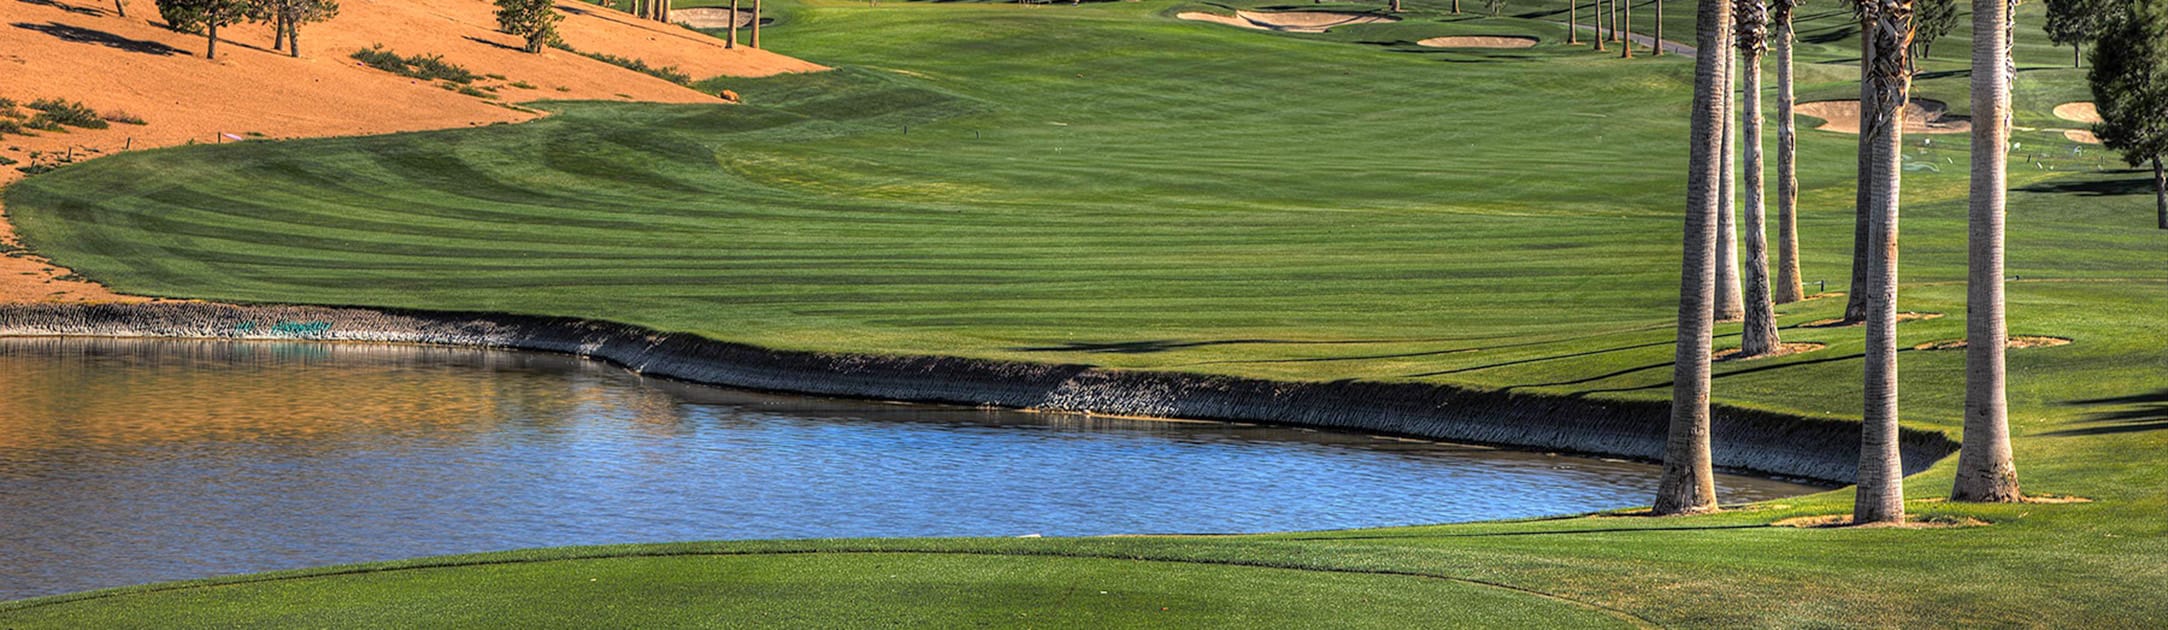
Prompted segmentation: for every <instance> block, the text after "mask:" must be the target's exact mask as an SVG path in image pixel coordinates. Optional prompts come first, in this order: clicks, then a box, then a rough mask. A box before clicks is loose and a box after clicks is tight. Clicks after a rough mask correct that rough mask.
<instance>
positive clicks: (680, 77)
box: [557, 44, 693, 87]
mask: <svg viewBox="0 0 2168 630" xmlns="http://www.w3.org/2000/svg"><path fill="white" fill-rule="evenodd" d="M557 47H558V48H561V49H563V50H565V51H566V52H570V53H573V54H577V55H580V56H582V57H586V58H588V59H593V60H595V61H600V62H603V63H606V64H610V65H613V66H617V67H619V68H624V69H626V70H631V71H633V72H638V73H641V74H645V75H648V76H651V77H655V78H657V79H662V80H664V81H669V82H671V83H676V84H678V85H682V86H686V87H692V85H693V77H692V75H689V74H685V73H684V72H683V71H680V70H678V67H677V66H663V67H660V68H657V67H654V66H650V65H647V62H646V61H641V60H639V59H633V58H630V57H619V56H617V55H612V54H610V53H598V52H586V51H582V50H576V49H574V48H572V47H571V46H566V45H563V44H558V45H557Z"/></svg>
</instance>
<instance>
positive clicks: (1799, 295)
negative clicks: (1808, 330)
mask: <svg viewBox="0 0 2168 630" xmlns="http://www.w3.org/2000/svg"><path fill="white" fill-rule="evenodd" d="M1795 1H1796V0H1776V24H1777V32H1776V36H1775V40H1776V41H1775V44H1776V49H1777V285H1776V303H1778V304H1790V303H1793V302H1797V301H1800V300H1804V299H1806V298H1807V290H1806V281H1805V280H1804V279H1802V278H1800V277H1799V163H1798V162H1799V125H1798V124H1797V123H1795V122H1794V121H1793V118H1792V117H1793V113H1794V112H1793V109H1794V106H1795V105H1796V104H1797V101H1796V99H1794V98H1793V97H1792V36H1793V34H1792V3H1793V2H1795Z"/></svg>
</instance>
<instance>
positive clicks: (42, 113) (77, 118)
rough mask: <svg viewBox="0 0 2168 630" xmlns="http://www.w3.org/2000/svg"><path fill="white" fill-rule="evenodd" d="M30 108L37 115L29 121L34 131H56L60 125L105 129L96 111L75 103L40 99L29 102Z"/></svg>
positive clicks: (54, 99)
mask: <svg viewBox="0 0 2168 630" xmlns="http://www.w3.org/2000/svg"><path fill="white" fill-rule="evenodd" d="M30 108H31V109H35V110H38V115H37V116H36V117H33V118H31V119H30V126H31V128H34V129H48V130H57V129H59V128H60V126H61V125H67V126H70V127H82V128H84V129H104V128H106V124H105V119H104V118H101V117H99V116H98V110H94V109H91V108H89V107H87V106H85V105H83V104H82V103H80V102H77V101H68V100H62V99H57V98H41V99H38V100H35V101H31V102H30Z"/></svg>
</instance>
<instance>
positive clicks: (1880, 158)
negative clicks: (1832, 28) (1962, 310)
mask: <svg viewBox="0 0 2168 630" xmlns="http://www.w3.org/2000/svg"><path fill="white" fill-rule="evenodd" d="M1874 2H1875V4H1874V9H1873V11H1874V14H1873V15H1872V16H1870V17H1871V19H1872V20H1873V22H1874V28H1873V29H1872V30H1870V31H1868V33H1867V34H1868V35H1869V36H1871V37H1873V38H1874V60H1873V67H1872V68H1871V69H1870V71H1869V76H1870V83H1871V84H1872V88H1873V89H1874V92H1875V112H1874V120H1875V126H1874V127H1873V128H1872V129H1871V130H1869V129H1863V130H1861V133H1860V135H1859V138H1860V144H1861V145H1862V146H1861V149H1863V150H1867V151H1871V152H1872V155H1873V157H1874V166H1875V181H1874V184H1875V191H1874V192H1875V195H1874V214H1873V217H1872V218H1873V224H1872V226H1871V229H1870V230H1869V235H1870V237H1871V241H1870V244H1871V245H1872V247H1870V248H1869V249H1868V252H1869V253H1870V254H1872V255H1873V259H1872V260H1871V261H1869V262H1870V264H1869V265H1868V267H1869V270H1870V271H1869V274H1870V276H1871V278H1872V282H1871V283H1870V285H1871V286H1872V289H1871V291H1872V294H1871V295H1869V296H1868V300H1867V367H1866V382H1865V386H1864V390H1865V391H1864V393H1865V395H1866V396H1865V397H1866V403H1867V404H1866V413H1865V414H1864V418H1863V422H1862V425H1861V427H1860V433H1859V434H1860V453H1859V490H1858V494H1857V495H1855V496H1854V498H1853V503H1852V522H1854V523H1896V522H1903V521H1904V518H1905V502H1904V467H1903V465H1902V464H1903V462H1902V460H1901V459H1900V455H1899V454H1898V450H1897V205H1898V204H1897V199H1898V197H1897V192H1898V188H1899V187H1898V182H1899V180H1900V179H1901V177H1900V175H1902V173H1903V172H1904V169H1903V163H1902V162H1901V160H1902V159H1903V151H1904V107H1905V104H1906V103H1908V102H1910V100H1911V97H1912V95H1911V90H1912V58H1911V56H1910V54H1909V53H1908V52H1907V49H1908V48H1909V47H1910V46H1911V44H1912V0H1874Z"/></svg>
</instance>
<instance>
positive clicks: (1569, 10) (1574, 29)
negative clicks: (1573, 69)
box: [1566, 0, 1581, 44]
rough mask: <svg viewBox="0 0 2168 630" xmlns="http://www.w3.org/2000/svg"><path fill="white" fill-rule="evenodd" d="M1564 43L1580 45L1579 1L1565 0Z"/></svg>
mask: <svg viewBox="0 0 2168 630" xmlns="http://www.w3.org/2000/svg"><path fill="white" fill-rule="evenodd" d="M1566 43H1567V44H1578V43H1581V0H1566Z"/></svg>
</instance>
